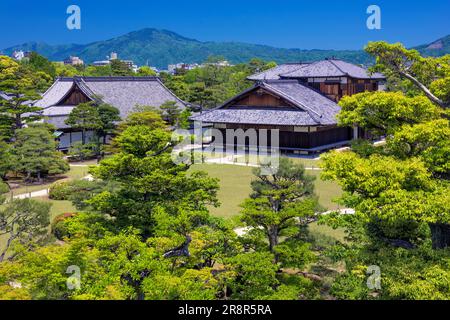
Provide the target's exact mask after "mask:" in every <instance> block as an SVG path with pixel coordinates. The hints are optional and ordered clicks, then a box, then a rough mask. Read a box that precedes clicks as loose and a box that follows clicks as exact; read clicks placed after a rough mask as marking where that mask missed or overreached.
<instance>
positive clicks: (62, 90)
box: [35, 79, 73, 108]
mask: <svg viewBox="0 0 450 320" xmlns="http://www.w3.org/2000/svg"><path fill="white" fill-rule="evenodd" d="M72 86H73V80H72V81H70V80H60V79H57V80H56V81H55V83H53V85H52V86H51V87H50V88H49V89H48V90H47V91H46V92H45V93H44V94H43V95H42V99H41V100H39V101H37V102H35V105H37V106H39V107H41V108H48V107H51V106H53V105H55V104H56V103H58V102H59V101H60V100H61V99H62V98H63V97H64V95H65V94H66V93H67V92H68V91H69V90H70V88H72Z"/></svg>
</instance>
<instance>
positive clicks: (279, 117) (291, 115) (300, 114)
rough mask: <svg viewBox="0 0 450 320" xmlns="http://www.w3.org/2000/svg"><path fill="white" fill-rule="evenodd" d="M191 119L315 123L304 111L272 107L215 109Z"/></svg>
mask: <svg viewBox="0 0 450 320" xmlns="http://www.w3.org/2000/svg"><path fill="white" fill-rule="evenodd" d="M191 119H192V120H196V121H201V122H205V123H237V124H261V125H279V126H292V125H316V124H317V123H316V122H315V121H314V120H313V119H312V118H311V117H310V115H309V114H308V113H307V112H305V111H292V110H273V109H264V108H261V109H241V108H236V109H234V108H233V109H216V110H211V111H206V112H203V113H202V114H200V115H197V116H193V117H191Z"/></svg>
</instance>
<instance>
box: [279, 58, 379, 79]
mask: <svg viewBox="0 0 450 320" xmlns="http://www.w3.org/2000/svg"><path fill="white" fill-rule="evenodd" d="M344 76H348V77H352V78H356V79H385V76H383V75H382V74H381V73H374V74H372V75H371V74H370V73H369V72H368V70H367V69H365V68H363V67H360V66H357V65H355V64H352V63H348V62H345V61H342V60H334V59H333V60H331V59H330V60H321V61H317V62H313V63H311V64H308V65H304V66H300V67H299V68H297V69H296V70H293V71H289V72H285V73H282V74H280V77H282V78H310V77H311V78H313V77H344Z"/></svg>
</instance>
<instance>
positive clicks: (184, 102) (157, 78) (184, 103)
mask: <svg viewBox="0 0 450 320" xmlns="http://www.w3.org/2000/svg"><path fill="white" fill-rule="evenodd" d="M155 78H156V81H157V82H158V83H159V84H160V85H161V86H162V87H163V88H164V89H165V90H167V92H169V93H170V94H171V95H172V96H173V97H174V98H175V99H177V100H178V101H179V102H181V103H182V104H183V105H184V106H188V102H186V101H184V100H181V99H180V98H179V97H178V96H177V95H176V94H175V93H174V92H172V90H170V89H169V88H167V86H166V85H165V84H164V82H162V80H161V79H160V78H159V77H155Z"/></svg>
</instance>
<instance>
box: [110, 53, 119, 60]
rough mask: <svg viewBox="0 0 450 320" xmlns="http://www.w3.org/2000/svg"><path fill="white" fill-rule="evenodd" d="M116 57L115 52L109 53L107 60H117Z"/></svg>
mask: <svg viewBox="0 0 450 320" xmlns="http://www.w3.org/2000/svg"><path fill="white" fill-rule="evenodd" d="M117 59H118V55H117V52H111V55H110V56H109V60H117Z"/></svg>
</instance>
